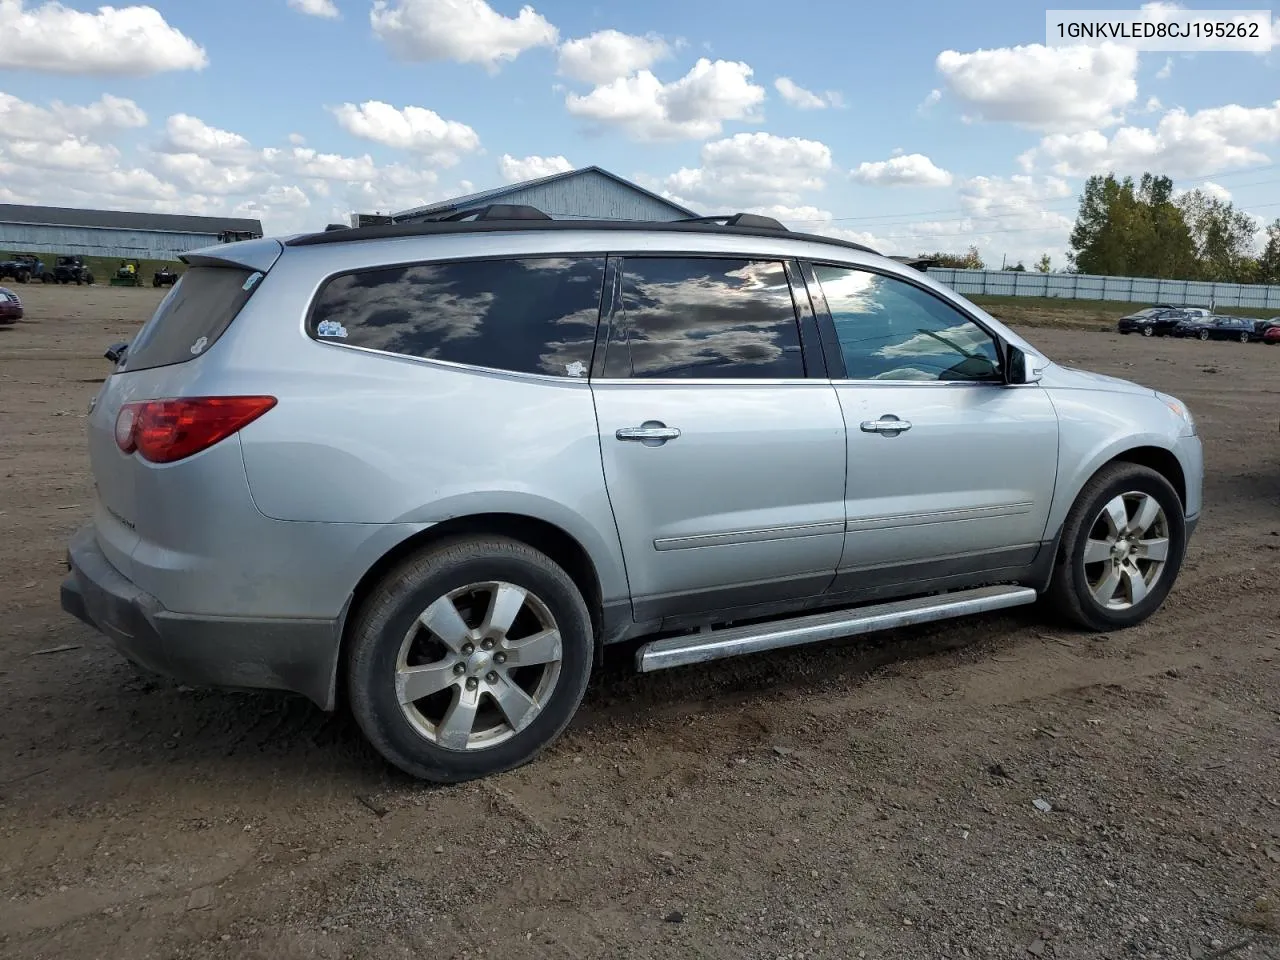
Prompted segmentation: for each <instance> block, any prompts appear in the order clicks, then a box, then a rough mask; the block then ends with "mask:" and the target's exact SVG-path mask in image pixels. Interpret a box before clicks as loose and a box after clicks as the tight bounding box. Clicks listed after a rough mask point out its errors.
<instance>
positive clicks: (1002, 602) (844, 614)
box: [636, 585, 1037, 673]
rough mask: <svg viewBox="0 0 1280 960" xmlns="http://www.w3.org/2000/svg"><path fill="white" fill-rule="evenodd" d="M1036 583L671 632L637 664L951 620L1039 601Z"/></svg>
mask: <svg viewBox="0 0 1280 960" xmlns="http://www.w3.org/2000/svg"><path fill="white" fill-rule="evenodd" d="M1036 596H1037V594H1036V591H1035V590H1033V589H1031V588H1030V587H1018V586H1010V585H1006V586H997V587H978V588H977V589H974V590H957V591H955V592H953V593H943V594H938V595H936V596H932V597H918V598H916V599H914V600H895V601H893V602H892V603H877V604H874V605H871V606H865V607H852V608H846V609H844V610H835V611H833V612H830V613H815V614H810V615H808V616H804V617H793V618H791V619H788V620H773V621H770V622H768V623H756V624H752V625H750V626H746V627H726V628H724V629H722V630H704V631H702V632H701V633H694V634H686V635H683V636H679V637H667V638H665V639H663V640H654V641H651V642H650V643H646V644H645V645H644V646H642V647H641V648H640V649H639V650H638V651H636V669H638V670H640V671H641V672H642V673H649V672H652V671H654V670H664V669H666V668H667V667H683V666H687V665H688V664H691V663H705V662H706V661H708V660H719V659H721V658H723V657H736V656H739V655H740V654H744V653H758V652H760V651H762V650H777V649H778V648H780V647H794V646H799V645H800V644H802V643H817V642H818V641H820V640H833V639H835V638H836V637H852V636H857V635H859V634H863V633H874V632H876V631H877V630H890V629H892V628H894V627H906V626H910V625H911V624H914V623H929V622H931V621H933V620H948V619H950V618H951V617H963V616H967V615H968V614H971V613H986V612H987V611H990V610H1003V609H1005V608H1006V607H1018V606H1022V605H1023V604H1028V603H1035V601H1036Z"/></svg>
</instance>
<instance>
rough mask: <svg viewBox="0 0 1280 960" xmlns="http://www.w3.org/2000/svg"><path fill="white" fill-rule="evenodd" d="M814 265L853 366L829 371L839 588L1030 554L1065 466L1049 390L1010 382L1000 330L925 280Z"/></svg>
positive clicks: (932, 575) (1022, 562)
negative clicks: (840, 472) (836, 431)
mask: <svg viewBox="0 0 1280 960" xmlns="http://www.w3.org/2000/svg"><path fill="white" fill-rule="evenodd" d="M815 275H816V281H817V287H818V288H819V290H820V293H819V294H817V297H816V298H817V299H818V301H819V302H818V310H819V314H820V316H821V317H823V318H824V320H825V318H827V317H829V318H830V319H829V323H830V324H831V326H829V327H827V331H828V332H830V331H831V329H832V328H834V333H835V337H836V339H837V341H838V343H839V351H838V352H839V354H840V356H841V358H842V359H843V361H844V367H845V369H844V376H843V378H838V379H835V381H834V382H835V390H836V393H837V396H838V397H839V399H840V406H841V409H842V411H843V413H844V417H845V420H846V422H847V424H848V460H849V474H848V482H847V485H846V512H847V523H846V527H847V534H846V538H845V549H844V554H843V557H842V559H841V562H840V571H841V576H840V577H839V578H838V580H837V583H836V585H835V587H834V588H833V589H835V590H837V591H843V590H846V589H847V590H857V589H859V588H860V587H868V588H876V587H879V586H888V585H892V584H899V583H906V582H921V583H925V582H928V581H929V580H935V579H943V578H947V577H957V576H965V575H969V574H979V573H984V572H993V573H994V572H997V571H1008V570H1012V569H1016V568H1019V567H1025V566H1026V565H1027V564H1029V563H1030V562H1031V561H1032V559H1034V558H1035V556H1036V553H1037V551H1038V550H1039V549H1040V546H1041V541H1042V539H1043V537H1044V535H1045V526H1046V524H1047V521H1048V515H1049V507H1050V504H1051V502H1052V499H1053V491H1054V483H1055V479H1056V476H1057V464H1058V421H1057V415H1056V413H1055V411H1054V407H1053V404H1052V402H1051V401H1050V400H1049V397H1048V395H1047V394H1046V393H1045V391H1044V390H1042V389H1041V388H1040V387H1039V386H1038V385H1036V384H1027V385H1019V386H1007V385H1005V383H1004V381H1003V376H1002V373H1001V370H1000V354H999V352H998V350H997V348H996V342H995V340H994V338H993V337H992V335H991V334H989V333H988V332H987V331H986V330H984V329H983V328H982V327H981V326H979V325H978V324H977V323H975V322H974V321H973V320H972V319H970V318H969V317H968V316H966V315H965V314H964V313H962V312H961V311H960V310H959V309H958V308H957V307H956V306H953V305H952V304H950V303H948V302H946V301H945V300H944V299H943V298H941V297H940V296H938V295H937V294H936V293H934V292H932V291H930V290H928V289H926V288H925V287H923V286H917V285H915V284H912V283H909V282H907V281H906V280H904V279H901V278H897V277H892V276H887V275H881V274H878V273H874V272H871V271H868V270H864V269H857V268H852V267H842V266H822V265H815V266H814V268H813V274H810V278H811V279H813V278H814V277H815ZM824 299H825V301H826V303H825V309H824V306H823V304H822V302H821V301H822V300H824Z"/></svg>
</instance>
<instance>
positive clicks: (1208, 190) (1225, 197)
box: [1173, 180, 1231, 203]
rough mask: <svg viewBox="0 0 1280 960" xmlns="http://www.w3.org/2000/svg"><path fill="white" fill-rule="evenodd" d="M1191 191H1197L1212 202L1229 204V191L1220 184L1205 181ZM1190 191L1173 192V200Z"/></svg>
mask: <svg viewBox="0 0 1280 960" xmlns="http://www.w3.org/2000/svg"><path fill="white" fill-rule="evenodd" d="M1193 189H1195V190H1199V191H1200V192H1201V193H1203V194H1206V195H1207V196H1209V197H1212V198H1213V199H1214V200H1221V201H1222V202H1223V203H1230V202H1231V191H1230V190H1228V189H1227V188H1226V187H1224V186H1223V185H1222V184H1220V183H1214V182H1213V181H1212V180H1206V181H1205V182H1204V183H1200V184H1197V185H1196V186H1195V187H1194V188H1193ZM1190 192H1191V191H1190V190H1174V191H1173V196H1174V198H1175V199H1176V198H1178V197H1180V196H1182V195H1183V194H1185V193H1190Z"/></svg>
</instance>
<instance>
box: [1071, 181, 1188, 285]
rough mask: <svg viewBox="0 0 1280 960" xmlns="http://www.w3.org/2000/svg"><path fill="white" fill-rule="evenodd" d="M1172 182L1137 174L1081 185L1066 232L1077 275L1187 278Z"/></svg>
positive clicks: (1184, 232)
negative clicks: (1075, 210)
mask: <svg viewBox="0 0 1280 960" xmlns="http://www.w3.org/2000/svg"><path fill="white" fill-rule="evenodd" d="M1172 197H1173V181H1172V180H1170V179H1169V178H1168V177H1157V176H1152V175H1151V174H1149V173H1146V174H1143V175H1142V179H1141V181H1140V183H1139V184H1138V185H1135V184H1134V181H1133V178H1132V177H1125V178H1124V179H1123V180H1117V179H1116V177H1115V175H1114V174H1108V175H1107V176H1105V177H1103V176H1098V175H1095V176H1092V177H1090V178H1089V179H1088V180H1087V181H1086V182H1085V189H1084V193H1083V194H1082V195H1081V198H1080V211H1079V214H1078V215H1077V217H1076V223H1075V227H1074V228H1073V229H1072V231H1071V252H1070V254H1069V255H1068V260H1069V262H1070V264H1071V266H1072V268H1073V269H1075V270H1078V271H1079V272H1081V273H1093V274H1103V275H1106V276H1131V277H1162V278H1169V279H1192V278H1193V277H1194V276H1195V273H1196V269H1195V267H1196V264H1195V247H1194V245H1193V243H1192V240H1191V234H1190V231H1189V230H1188V228H1187V224H1186V221H1185V219H1184V218H1183V212H1182V210H1181V209H1180V208H1179V207H1178V205H1177V204H1175V203H1174V202H1173V200H1172Z"/></svg>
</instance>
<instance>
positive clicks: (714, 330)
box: [606, 257, 804, 379]
mask: <svg viewBox="0 0 1280 960" xmlns="http://www.w3.org/2000/svg"><path fill="white" fill-rule="evenodd" d="M618 319H619V321H620V326H621V329H622V331H623V332H624V333H623V336H624V337H625V340H624V341H623V342H622V343H621V344H619V345H617V346H615V345H614V344H611V345H610V347H609V350H610V353H609V355H608V358H607V360H606V364H607V366H606V375H608V376H614V375H620V376H630V377H639V378H688V379H703V378H712V379H722V378H733V379H741V378H746V379H790V378H800V377H803V376H804V357H803V355H802V353H801V349H800V328H799V325H798V323H797V320H796V309H795V304H794V302H793V301H792V299H791V287H790V285H789V284H788V282H787V274H786V270H785V269H784V268H783V265H782V264H781V263H779V262H776V261H767V260H741V259H729V258H712V257H705V258H704V257H639V258H630V257H628V258H627V259H626V260H625V261H624V262H623V266H622V303H621V310H620V317H619V318H618ZM618 346H620V347H621V348H622V355H623V357H624V358H627V359H628V361H629V362H628V363H623V364H622V365H618V364H617V363H616V361H615V359H614V351H615V350H616V349H617V348H618ZM628 348H629V350H628Z"/></svg>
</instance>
